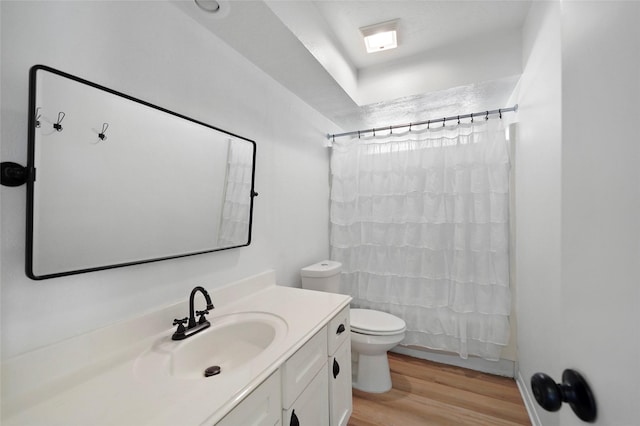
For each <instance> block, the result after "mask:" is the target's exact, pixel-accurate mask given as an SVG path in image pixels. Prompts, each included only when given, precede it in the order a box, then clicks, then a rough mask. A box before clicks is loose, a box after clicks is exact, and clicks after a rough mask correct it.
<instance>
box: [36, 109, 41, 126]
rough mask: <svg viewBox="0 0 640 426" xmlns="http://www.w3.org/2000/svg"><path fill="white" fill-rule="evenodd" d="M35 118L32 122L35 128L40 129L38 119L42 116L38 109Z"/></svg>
mask: <svg viewBox="0 0 640 426" xmlns="http://www.w3.org/2000/svg"><path fill="white" fill-rule="evenodd" d="M35 116H36V119H35V120H34V121H35V126H36V128H40V117H41V116H42V114H40V107H37V108H36V114H35Z"/></svg>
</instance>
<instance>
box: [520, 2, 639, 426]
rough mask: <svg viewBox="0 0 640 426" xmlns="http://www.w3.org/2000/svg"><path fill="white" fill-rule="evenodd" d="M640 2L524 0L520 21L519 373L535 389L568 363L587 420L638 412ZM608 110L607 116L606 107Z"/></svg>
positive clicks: (561, 420)
mask: <svg viewBox="0 0 640 426" xmlns="http://www.w3.org/2000/svg"><path fill="white" fill-rule="evenodd" d="M639 18H640V4H638V3H635V2H615V1H612V2H563V3H562V2H534V3H533V6H532V9H531V12H530V14H529V17H528V20H527V23H526V25H525V28H524V31H523V40H524V49H523V53H524V59H525V67H524V73H523V75H522V78H521V81H520V84H519V92H518V103H519V104H520V113H519V121H520V130H521V131H520V137H519V139H518V144H517V150H518V152H517V162H518V165H517V168H516V185H517V188H518V190H517V191H518V192H517V198H516V217H517V221H516V223H517V249H516V262H517V282H518V304H517V309H518V369H519V371H518V374H519V377H518V379H519V381H520V384H521V385H523V387H524V389H525V391H526V396H527V397H528V398H529V401H528V402H529V404H530V408H531V409H533V410H535V412H534V413H533V417H534V422H535V423H537V424H541V425H580V424H584V423H583V422H582V421H581V420H579V419H578V418H577V417H576V416H575V415H574V414H573V412H572V411H571V409H570V408H569V407H568V406H566V405H565V407H563V408H562V409H561V411H560V413H548V412H546V411H544V410H543V409H542V408H540V407H539V406H537V404H535V402H532V400H531V397H532V396H531V395H532V394H531V390H530V387H529V380H530V377H531V375H532V374H534V373H535V372H538V371H541V372H545V373H547V374H549V375H551V376H552V377H553V378H554V379H556V381H560V379H561V375H562V371H563V370H564V369H566V368H576V369H577V370H579V371H581V372H582V373H583V374H584V375H585V376H586V378H587V380H588V381H589V382H590V384H591V385H592V387H593V389H594V392H595V396H596V400H597V403H598V410H599V415H598V421H597V424H602V425H607V426H613V425H615V426H625V425H635V424H637V422H638V418H640V407H639V406H638V404H637V402H638V401H640V387H639V385H638V383H639V382H640V364H639V363H638V360H639V359H640V333H639V332H638V328H637V325H638V324H639V323H640V292H639V291H640V290H639V289H640V287H639V286H638V283H639V282H640V272H639V270H638V266H637V265H638V261H639V260H640V252H639V250H640V248H639V247H638V243H639V241H640V224H639V222H638V217H640V191H639V187H640V173H639V170H640V168H639V167H638V164H640V144H638V138H637V135H636V134H635V133H634V132H632V130H633V126H634V125H635V124H636V122H637V120H638V118H639V117H640V69H639V67H640V45H639V43H640V32H639V30H638V27H637V22H638V19H639ZM604 117H606V118H604Z"/></svg>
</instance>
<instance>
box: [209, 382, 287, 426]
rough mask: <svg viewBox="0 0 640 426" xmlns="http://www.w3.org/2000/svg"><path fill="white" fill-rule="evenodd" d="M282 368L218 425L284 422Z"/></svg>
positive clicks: (265, 425)
mask: <svg viewBox="0 0 640 426" xmlns="http://www.w3.org/2000/svg"><path fill="white" fill-rule="evenodd" d="M281 407H282V398H281V394H280V370H277V371H276V372H275V373H273V374H272V375H271V376H269V378H268V379H267V380H265V381H264V382H262V384H261V385H260V386H258V387H257V388H256V389H255V390H254V391H253V392H251V393H250V394H249V396H247V397H246V398H245V399H243V400H242V402H241V403H240V404H238V405H237V406H236V407H235V408H234V409H233V410H231V411H230V412H229V414H227V415H226V416H224V417H223V418H222V420H220V421H219V422H218V423H216V426H240V425H242V426H276V425H280V424H282V422H281V419H280V416H281V410H282V408H281Z"/></svg>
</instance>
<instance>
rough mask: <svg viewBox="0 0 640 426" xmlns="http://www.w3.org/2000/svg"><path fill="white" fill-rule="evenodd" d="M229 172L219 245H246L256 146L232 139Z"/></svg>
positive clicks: (228, 156) (229, 153)
mask: <svg viewBox="0 0 640 426" xmlns="http://www.w3.org/2000/svg"><path fill="white" fill-rule="evenodd" d="M228 144H229V145H228V146H229V150H228V154H227V173H226V183H225V191H224V200H223V205H222V215H221V217H220V233H219V236H218V246H219V247H233V246H236V245H240V244H246V243H247V240H248V235H249V219H250V217H251V214H250V211H251V178H252V176H253V168H252V167H253V146H252V145H251V144H250V143H248V142H241V141H234V140H231V139H229V140H228Z"/></svg>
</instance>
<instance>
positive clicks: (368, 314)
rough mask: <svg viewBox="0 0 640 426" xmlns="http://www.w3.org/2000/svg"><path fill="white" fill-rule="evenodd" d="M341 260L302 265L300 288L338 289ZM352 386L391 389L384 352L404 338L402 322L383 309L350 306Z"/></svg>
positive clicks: (375, 391) (383, 390) (339, 290)
mask: <svg viewBox="0 0 640 426" xmlns="http://www.w3.org/2000/svg"><path fill="white" fill-rule="evenodd" d="M341 269H342V264H341V263H340V262H335V261H331V260H326V261H324V262H320V263H316V264H313V265H311V266H307V267H306V268H302V270H301V276H302V288H305V289H308V290H316V291H325V292H330V293H341V288H340V271H341ZM350 316H351V319H350V322H351V362H352V367H353V368H352V371H353V380H352V386H353V387H354V388H355V389H358V390H361V391H364V392H371V393H382V392H386V391H388V390H389V389H391V374H390V372H389V361H388V359H387V352H388V351H389V350H390V349H392V348H393V347H394V346H396V345H397V344H399V343H400V342H401V341H402V339H404V332H405V330H406V324H405V322H404V321H403V320H402V319H400V318H398V317H396V316H394V315H391V314H388V313H386V312H381V311H376V310H373V309H351V311H350Z"/></svg>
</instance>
